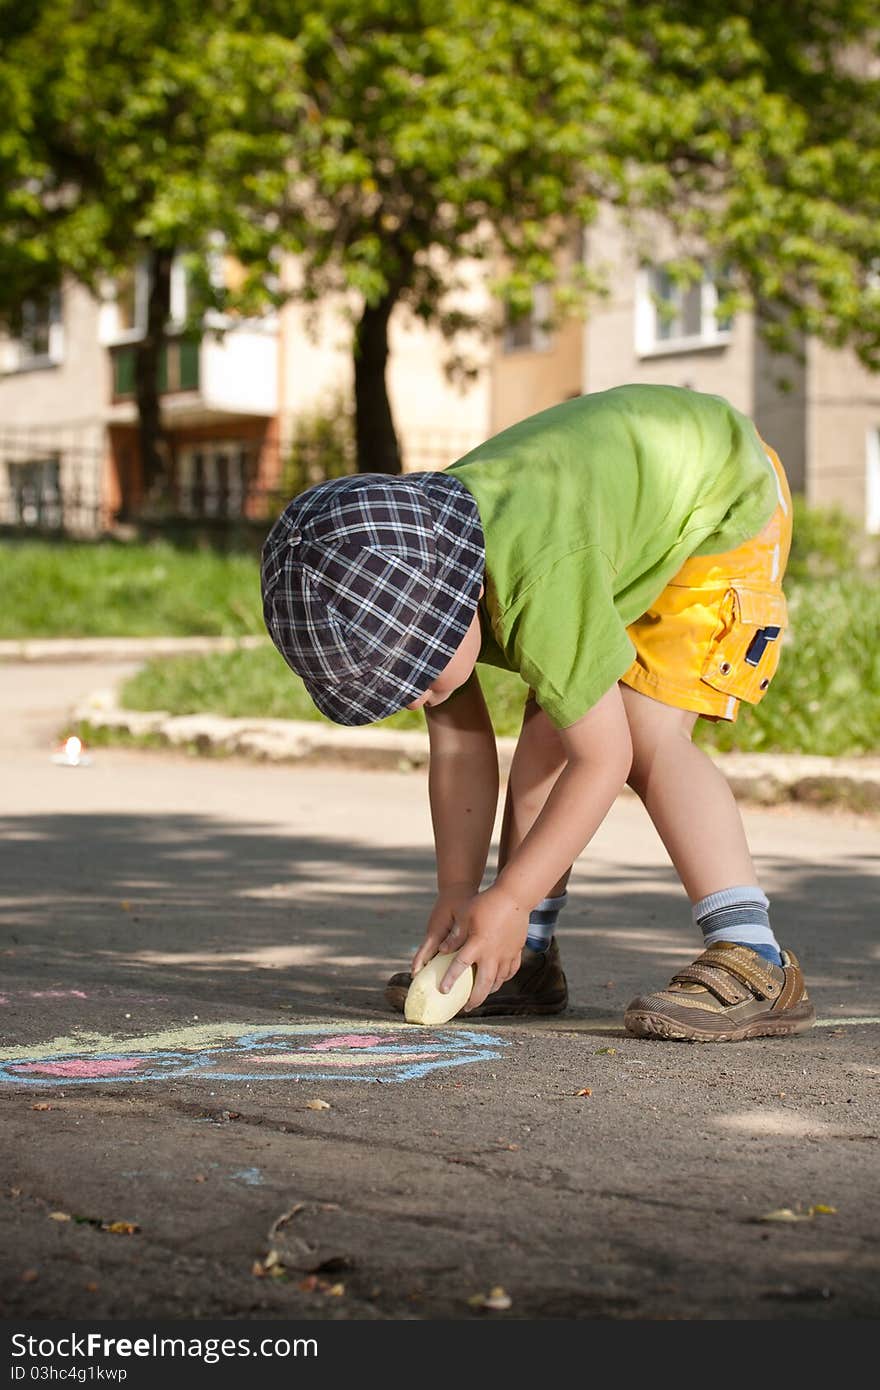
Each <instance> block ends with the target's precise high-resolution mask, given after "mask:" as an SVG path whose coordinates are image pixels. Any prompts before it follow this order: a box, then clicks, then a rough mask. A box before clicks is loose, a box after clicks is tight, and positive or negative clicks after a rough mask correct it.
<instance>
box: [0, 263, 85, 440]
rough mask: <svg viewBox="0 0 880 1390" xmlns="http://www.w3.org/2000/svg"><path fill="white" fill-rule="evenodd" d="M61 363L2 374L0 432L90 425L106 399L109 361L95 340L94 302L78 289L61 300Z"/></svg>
mask: <svg viewBox="0 0 880 1390" xmlns="http://www.w3.org/2000/svg"><path fill="white" fill-rule="evenodd" d="M61 313H62V328H63V349H62V359H61V361H60V363H58V364H57V365H52V366H42V367H34V368H25V369H24V370H22V371H16V372H10V373H2V374H0V422H2V425H0V429H2V430H3V431H6V430H10V431H11V430H19V429H28V430H34V431H35V432H38V431H39V430H42V429H45V430H49V431H57V429H58V428H59V427H60V426H64V427H65V428H68V429H70V430H74V429H76V428H78V427H83V426H85V425H91V426H94V425H95V422H96V421H98V420H100V419H101V417H102V416H103V412H104V410H105V409H106V407H107V405H108V404H109V401H110V362H109V358H108V355H107V352H106V350H105V349H104V348H103V347H101V345H100V343H99V341H98V304H97V302H96V301H95V300H94V299H93V298H92V296H91V295H90V294H89V293H88V291H87V290H84V289H83V288H82V287H81V286H79V285H73V284H72V285H70V286H68V287H67V288H66V289H65V292H64V294H63V296H62V306H61Z"/></svg>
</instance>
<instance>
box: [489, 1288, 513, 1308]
mask: <svg viewBox="0 0 880 1390" xmlns="http://www.w3.org/2000/svg"><path fill="white" fill-rule="evenodd" d="M485 1306H486V1307H487V1308H494V1309H496V1310H498V1311H500V1312H503V1310H504V1309H505V1308H510V1307H512V1306H513V1299H512V1298H511V1297H510V1294H509V1293H507V1291H506V1290H505V1289H503V1288H502V1287H501V1285H500V1284H496V1285H495V1287H494V1289H490V1290H489V1297H488V1298H487V1299H486V1305H485Z"/></svg>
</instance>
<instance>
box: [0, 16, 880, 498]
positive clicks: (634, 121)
mask: <svg viewBox="0 0 880 1390" xmlns="http://www.w3.org/2000/svg"><path fill="white" fill-rule="evenodd" d="M22 8H24V9H25V10H26V15H25V17H22V16H21V14H20V13H19V11H20V10H21V9H22ZM0 17H2V24H3V34H4V36H5V42H4V55H3V58H2V60H0V90H4V86H5V89H6V90H10V89H12V92H13V99H14V102H15V106H14V109H15V110H16V111H17V112H20V113H21V120H20V125H21V129H23V130H26V134H27V140H26V141H25V142H24V143H25V148H23V145H22V141H21V139H20V138H19V137H20V131H18V132H15V133H13V135H12V136H11V137H10V136H7V138H6V140H5V142H3V143H0V180H2V182H3V187H0V218H2V219H3V222H4V224H5V225H4V226H3V228H2V229H0V264H2V263H3V259H2V258H3V257H5V256H7V255H14V256H16V257H18V259H19V262H21V261H22V259H23V260H24V261H25V262H26V264H27V273H28V274H29V273H31V272H32V271H33V269H34V267H35V266H36V267H37V268H39V267H43V268H49V269H55V270H57V269H59V268H62V269H64V270H65V271H66V272H67V273H69V274H72V275H74V276H76V277H77V278H79V279H81V280H82V281H83V282H85V283H87V284H93V283H95V281H96V277H97V276H98V275H99V274H101V273H107V272H109V271H112V270H113V269H114V268H115V267H117V266H119V265H120V264H121V262H122V261H123V259H125V258H129V259H130V258H131V256H132V254H133V253H134V252H135V251H140V252H141V253H142V254H146V255H147V256H149V257H151V258H152V263H153V270H154V274H153V276H152V283H153V285H154V295H153V296H151V310H150V315H149V321H148V328H147V337H146V339H145V341H144V343H143V345H142V349H141V354H140V368H139V403H140V411H141V420H142V440H144V448H145V449H146V448H147V442H148V440H149V438H150V436H151V435H154V434H155V425H156V422H157V420H158V402H157V400H155V399H151V395H150V393H151V390H153V391H154V388H155V365H156V363H155V356H154V354H155V344H156V342H157V341H159V335H160V333H161V330H162V326H163V323H164V321H165V319H166V318H167V268H168V266H169V264H170V259H169V258H170V256H171V255H172V254H173V253H174V251H175V250H176V249H178V248H180V247H188V248H191V249H192V250H193V252H194V253H196V260H197V261H198V260H199V256H198V254H197V253H199V252H202V253H204V250H205V248H206V246H207V244H208V240H209V238H210V235H211V234H212V232H216V231H218V230H219V231H222V233H223V234H224V235H225V237H226V240H227V244H228V245H229V246H230V248H232V249H234V250H235V251H236V252H237V253H238V255H239V256H240V258H241V259H242V260H243V261H244V262H245V263H246V264H247V265H248V266H249V267H250V270H251V275H250V278H249V281H248V287H247V288H248V293H250V294H251V296H252V301H253V302H257V301H259V300H260V298H261V297H262V300H263V302H267V301H269V300H271V299H273V298H274V299H275V300H276V301H277V300H279V299H281V298H283V295H284V294H285V293H287V292H288V291H286V290H281V289H279V287H278V285H277V283H276V282H275V280H274V278H273V277H274V275H275V272H276V270H277V254H278V252H279V249H283V250H285V251H286V252H288V253H292V254H294V255H296V257H297V258H298V260H299V265H300V271H301V281H300V288H299V290H298V291H297V292H298V293H299V294H300V296H301V297H302V298H304V299H306V300H308V301H311V302H313V303H314V302H318V301H321V300H323V299H325V298H326V296H328V295H330V294H333V295H338V296H341V298H342V301H343V302H344V303H345V305H346V306H347V308H348V311H349V312H350V313H351V314H352V317H353V333H352V340H353V352H354V382H355V407H356V435H357V455H358V466H359V467H361V468H365V469H369V470H374V471H388V472H394V471H396V470H397V469H398V468H399V467H400V456H399V450H398V445H397V439H396V433H395V429H394V422H393V419H392V415H391V409H390V405H389V401H388V393H387V389H386V381H385V373H386V366H387V358H388V324H389V320H390V318H391V315H392V313H393V312H394V311H395V309H397V308H398V306H404V307H405V308H406V309H408V310H409V311H410V312H411V313H412V314H414V315H415V316H416V317H417V318H419V319H421V320H423V321H425V322H426V323H429V324H432V325H435V326H438V327H439V328H440V329H441V330H442V332H443V333H444V334H445V335H446V336H447V337H448V338H449V339H450V341H451V342H454V341H455V339H456V337H457V335H458V334H459V333H460V331H461V330H463V329H472V328H473V327H474V321H473V317H472V315H470V314H468V313H467V312H466V311H465V310H464V309H462V307H461V300H460V299H459V298H458V297H457V289H458V286H459V283H460V280H461V276H462V273H463V270H464V268H465V267H466V266H472V265H473V263H474V262H476V263H478V264H479V263H483V264H484V265H485V267H486V273H487V275H488V276H489V277H490V278H491V279H492V281H493V282H494V283H495V284H496V286H497V288H498V290H499V293H500V297H501V299H502V300H503V301H505V302H506V303H507V305H508V307H509V309H510V310H511V311H512V312H513V313H517V312H522V311H524V310H525V309H526V308H527V307H528V306H529V305H530V301H531V293H532V289H533V287H534V286H535V285H536V284H538V283H539V282H542V281H547V280H548V279H553V278H554V277H555V276H556V274H557V268H558V264H559V254H560V250H561V248H562V247H563V246H564V245H565V243H566V241H567V239H568V238H569V237H570V236H571V232H572V228H573V227H575V226H583V225H585V224H586V225H588V224H589V223H590V222H591V221H592V220H593V219H594V218H595V216H596V214H597V212H598V210H599V209H600V208H601V207H602V206H603V205H610V206H612V207H614V208H616V209H617V210H618V212H619V213H620V215H621V216H622V217H623V219H624V220H625V222H626V224H627V225H628V226H629V227H630V229H631V231H632V234H633V236H634V237H636V238H637V239H638V238H639V237H640V236H649V235H650V234H651V228H652V227H653V226H654V225H655V219H658V218H659V219H662V220H663V221H664V222H666V223H668V224H669V226H670V227H671V228H672V229H673V230H674V232H675V234H676V237H677V239H678V243H679V244H680V246H681V258H680V261H679V264H678V274H679V275H680V276H681V277H682V278H683V279H685V280H687V279H688V278H689V277H690V278H694V277H696V275H697V274H698V273H701V270H702V265H703V263H705V262H706V261H711V262H712V264H713V265H714V266H717V267H719V268H720V270H721V276H722V290H723V299H722V304H721V306H720V312H722V313H729V312H731V311H733V310H735V309H739V308H742V307H755V306H758V307H760V309H761V322H762V324H763V329H764V332H765V333H766V335H767V336H768V338H769V339H770V341H771V343H772V345H773V346H774V347H776V348H778V349H783V348H790V347H791V346H792V345H793V344H795V343H796V342H797V340H798V337H799V335H801V334H804V333H806V334H815V335H818V336H820V337H822V338H824V339H825V340H827V341H829V342H831V343H834V344H837V345H843V344H851V345H852V346H853V348H854V349H855V351H856V352H857V353H858V355H859V357H860V358H861V360H862V361H863V362H865V363H866V364H867V365H868V366H871V367H876V366H878V365H880V292H878V287H877V286H878V280H877V274H878V270H877V267H878V263H880V153H878V151H880V140H878V135H880V130H878V126H880V78H878V60H880V46H878V24H877V19H876V12H875V8H874V7H873V6H872V5H871V4H869V3H868V2H867V0H815V2H814V3H811V4H810V5H809V6H803V7H800V6H799V7H792V5H791V3H790V0H761V2H760V3H759V0H700V3H697V2H696V0H671V2H670V3H662V4H659V3H657V4H655V3H650V0H649V3H636V0H603V2H602V3H593V0H530V3H520V0H409V3H405V4H401V3H399V0H321V4H320V5H318V6H316V5H314V4H313V3H312V2H311V0H283V3H282V0H260V3H259V4H253V3H251V4H247V3H244V0H242V2H241V3H231V2H230V3H225V2H224V0H213V2H211V0H207V2H205V0H203V3H202V4H200V5H197V4H195V3H193V0H182V3H180V4H177V5H174V6H169V5H166V4H164V3H160V0H143V3H138V4H136V3H135V0H102V3H101V4H98V3H89V0H34V3H33V4H32V5H31V6H28V7H16V6H12V5H11V4H9V3H8V0H0ZM10 84H11V88H10ZM19 89H20V90H19ZM13 246H14V247H15V248H16V249H15V250H14V251H13V252H10V251H9V248H10V247H13ZM201 260H202V263H204V254H203V255H202V257H201ZM20 283H22V284H24V283H29V282H28V281H27V278H26V274H25V270H24V269H22V279H21V281H20ZM591 289H595V285H591V283H590V280H589V277H586V276H585V275H584V274H581V276H580V277H579V278H578V277H577V276H572V277H570V278H569V280H568V281H567V282H566V283H560V284H559V285H558V291H559V292H558V295H557V301H558V308H559V310H560V312H561V311H563V310H565V309H566V308H568V309H572V308H575V307H577V306H578V305H580V306H583V304H584V295H585V294H586V293H588V292H589V291H590V290H591ZM482 326H483V327H484V328H488V329H489V330H491V329H492V328H493V327H494V325H493V324H488V325H487V324H483V325H482ZM147 462H148V463H149V459H147ZM151 466H152V467H155V464H153V465H151Z"/></svg>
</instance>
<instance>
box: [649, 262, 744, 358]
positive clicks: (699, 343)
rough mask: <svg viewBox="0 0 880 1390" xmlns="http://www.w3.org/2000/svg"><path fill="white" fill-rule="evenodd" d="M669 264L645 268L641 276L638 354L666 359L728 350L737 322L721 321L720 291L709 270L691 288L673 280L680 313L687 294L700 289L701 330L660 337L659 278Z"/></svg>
mask: <svg viewBox="0 0 880 1390" xmlns="http://www.w3.org/2000/svg"><path fill="white" fill-rule="evenodd" d="M667 264H669V262H658V263H657V264H654V265H645V266H642V267H641V268H640V269H639V271H638V273H637V276H636V306H635V347H636V355H637V356H638V357H665V356H667V355H672V354H678V353H687V352H705V351H710V350H712V349H718V348H722V347H727V346H728V344H729V343H730V342H731V340H732V338H733V320H732V319H728V320H723V321H721V322H719V319H718V314H717V309H718V288H717V285H716V284H715V281H714V279H713V278H712V276H711V274H710V273H709V272H708V271H704V273H703V278H702V280H698V281H696V282H694V283H693V284H692V285H690V286H682V285H675V284H674V282H671V281H670V283H671V284H672V288H673V291H674V292H675V297H676V298H677V301H678V302H677V306H676V305H675V303H674V300H673V307H677V309H678V312H679V313H681V312H682V311H683V309H684V300H685V296H686V294H688V293H690V292H692V291H693V290H694V289H699V291H700V331H699V332H698V333H684V332H682V333H680V334H679V335H678V336H671V337H668V338H664V337H661V336H660V334H659V331H658V329H659V323H660V309H659V306H658V303H657V301H658V299H659V298H661V296H660V294H659V293H658V289H657V277H658V276H659V275H661V274H663V273H664V265H667ZM667 278H668V273H667Z"/></svg>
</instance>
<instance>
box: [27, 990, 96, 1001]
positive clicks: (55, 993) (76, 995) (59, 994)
mask: <svg viewBox="0 0 880 1390" xmlns="http://www.w3.org/2000/svg"><path fill="white" fill-rule="evenodd" d="M88 997H89V996H88V995H87V994H86V993H84V991H83V990H81V989H31V990H28V998H29V999H88Z"/></svg>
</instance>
